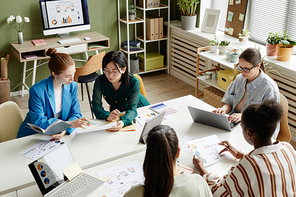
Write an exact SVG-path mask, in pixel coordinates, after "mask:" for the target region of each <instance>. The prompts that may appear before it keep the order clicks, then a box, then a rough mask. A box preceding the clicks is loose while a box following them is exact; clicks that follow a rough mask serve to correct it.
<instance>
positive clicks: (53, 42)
mask: <svg viewBox="0 0 296 197" xmlns="http://www.w3.org/2000/svg"><path fill="white" fill-rule="evenodd" d="M74 36H75V37H76V38H79V39H80V41H78V42H75V43H68V44H59V43H58V40H60V38H58V37H52V38H44V40H45V42H46V43H47V44H45V45H39V46H34V44H33V43H32V42H31V40H27V41H24V43H23V44H18V43H17V42H11V43H10V50H11V52H12V54H13V55H14V56H15V57H16V58H17V59H18V60H19V61H20V62H24V68H23V80H22V96H23V95H24V89H25V88H26V89H27V90H29V87H28V86H27V84H26V78H27V74H26V73H27V72H28V71H31V70H33V71H32V72H33V74H32V85H34V83H35V77H36V68H37V67H39V66H42V65H44V64H46V63H47V62H43V63H40V62H39V64H37V60H44V59H48V58H49V57H48V56H46V51H47V49H49V48H55V49H57V51H58V52H62V53H67V54H77V53H85V54H86V60H87V59H88V54H87V52H88V51H96V53H97V54H98V50H101V49H106V48H109V47H110V41H109V38H107V37H106V36H104V35H102V34H99V33H98V32H95V31H94V32H84V33H79V34H74ZM85 37H89V38H90V40H87V41H86V40H84V38H85ZM94 46H95V47H94ZM26 53H34V54H35V55H37V57H35V58H30V59H25V58H24V57H23V55H24V54H26ZM28 61H34V65H33V68H30V69H27V62H28Z"/></svg>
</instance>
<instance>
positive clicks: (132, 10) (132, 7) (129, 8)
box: [128, 5, 137, 15]
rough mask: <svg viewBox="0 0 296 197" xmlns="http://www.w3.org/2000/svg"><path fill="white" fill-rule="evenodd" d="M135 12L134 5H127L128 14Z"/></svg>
mask: <svg viewBox="0 0 296 197" xmlns="http://www.w3.org/2000/svg"><path fill="white" fill-rule="evenodd" d="M136 12H137V10H136V9H135V6H134V5H129V6H128V14H129V15H135V14H136Z"/></svg>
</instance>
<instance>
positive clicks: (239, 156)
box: [218, 141, 245, 159]
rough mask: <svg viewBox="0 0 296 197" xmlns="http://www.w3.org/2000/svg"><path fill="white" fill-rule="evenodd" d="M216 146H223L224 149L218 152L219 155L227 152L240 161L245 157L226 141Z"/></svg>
mask: <svg viewBox="0 0 296 197" xmlns="http://www.w3.org/2000/svg"><path fill="white" fill-rule="evenodd" d="M218 144H219V145H221V146H225V148H224V149H223V150H222V151H220V153H219V154H222V153H223V152H225V151H228V152H230V153H231V154H232V155H233V156H234V157H235V159H242V158H243V157H244V156H245V154H244V153H242V152H240V151H238V150H237V149H236V148H234V147H233V146H232V145H231V144H230V143H229V142H228V141H222V142H220V143H218Z"/></svg>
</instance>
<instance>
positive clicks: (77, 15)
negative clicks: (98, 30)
mask: <svg viewBox="0 0 296 197" xmlns="http://www.w3.org/2000/svg"><path fill="white" fill-rule="evenodd" d="M39 5H40V11H41V17H42V23H43V34H44V35H45V36H46V35H54V34H57V35H59V36H60V37H61V38H64V37H70V32H75V31H82V30H88V29H90V22H89V15H88V7H87V0H39Z"/></svg>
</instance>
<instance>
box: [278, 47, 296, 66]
mask: <svg viewBox="0 0 296 197" xmlns="http://www.w3.org/2000/svg"><path fill="white" fill-rule="evenodd" d="M276 50H277V60H279V61H283V62H288V61H290V58H291V55H292V52H293V46H291V45H287V47H286V48H284V47H283V44H277V45H276Z"/></svg>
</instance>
